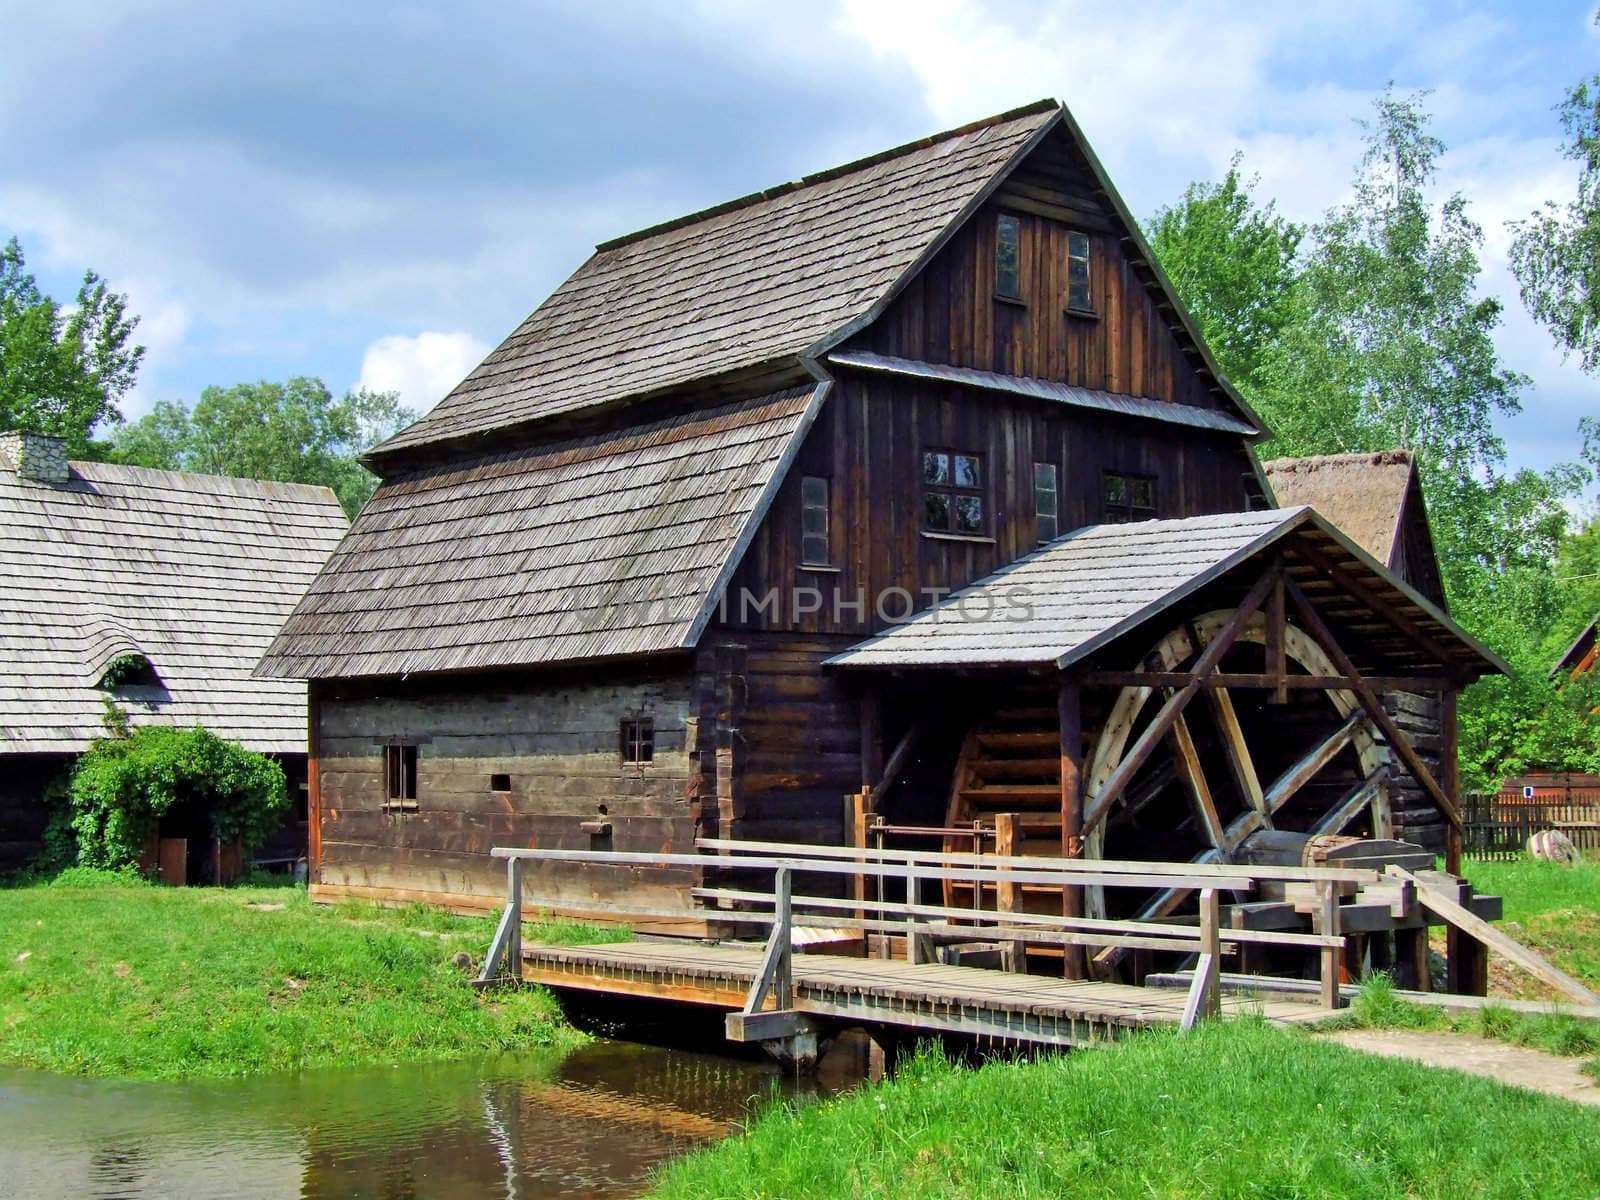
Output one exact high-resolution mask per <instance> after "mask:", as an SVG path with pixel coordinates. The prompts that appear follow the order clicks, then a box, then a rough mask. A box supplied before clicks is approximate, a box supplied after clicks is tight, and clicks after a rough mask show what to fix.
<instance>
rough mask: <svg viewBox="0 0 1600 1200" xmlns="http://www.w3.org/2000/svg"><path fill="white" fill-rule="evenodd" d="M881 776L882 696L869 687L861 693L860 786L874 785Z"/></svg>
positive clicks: (876, 690)
mask: <svg viewBox="0 0 1600 1200" xmlns="http://www.w3.org/2000/svg"><path fill="white" fill-rule="evenodd" d="M882 777H883V697H882V696H881V695H880V694H879V692H878V689H877V688H875V687H869V688H868V689H867V690H866V691H865V692H863V693H862V694H861V786H862V788H863V789H866V788H869V787H876V786H877V783H878V780H879V779H881V778H882Z"/></svg>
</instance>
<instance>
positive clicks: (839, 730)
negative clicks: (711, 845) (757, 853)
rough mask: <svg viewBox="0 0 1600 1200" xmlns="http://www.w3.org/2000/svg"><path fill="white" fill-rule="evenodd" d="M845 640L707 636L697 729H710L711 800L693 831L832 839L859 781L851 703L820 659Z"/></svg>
mask: <svg viewBox="0 0 1600 1200" xmlns="http://www.w3.org/2000/svg"><path fill="white" fill-rule="evenodd" d="M853 640H854V638H853V636H833V637H828V636H814V635H805V634H790V633H763V632H746V633H738V634H734V633H724V632H717V633H713V634H712V635H709V636H708V637H707V639H706V640H705V641H704V642H703V643H702V645H701V647H700V650H699V653H698V656H697V666H696V675H697V680H698V683H697V689H698V693H699V695H700V697H701V701H700V702H701V704H702V715H701V728H702V729H710V728H714V730H715V733H714V735H713V736H714V738H715V741H716V747H717V779H716V805H715V811H714V813H713V808H712V806H711V805H710V804H709V803H704V802H703V803H702V809H703V811H704V814H705V815H704V818H703V820H702V828H703V829H704V830H705V832H707V833H711V832H713V831H720V832H722V833H724V835H725V836H729V837H740V838H753V839H757V840H763V841H769V840H770V841H799V842H815V843H834V844H837V843H839V842H841V841H842V839H843V837H844V797H845V795H846V794H847V793H850V792H854V791H857V790H859V788H860V784H861V734H860V709H859V706H858V703H857V700H856V697H855V695H854V693H853V692H852V691H851V685H850V683H849V682H848V681H847V680H845V679H843V678H841V677H840V676H839V675H837V674H835V673H833V672H825V671H824V670H823V669H822V662H823V660H824V659H826V658H828V657H829V656H830V655H833V654H836V653H838V652H839V651H840V650H842V649H844V648H845V647H846V646H848V645H850V643H851V642H852V641H853Z"/></svg>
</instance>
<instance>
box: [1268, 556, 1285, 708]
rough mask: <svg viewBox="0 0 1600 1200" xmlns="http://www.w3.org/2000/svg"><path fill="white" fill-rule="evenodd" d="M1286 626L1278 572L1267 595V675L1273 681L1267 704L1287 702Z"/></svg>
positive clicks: (1280, 576)
mask: <svg viewBox="0 0 1600 1200" xmlns="http://www.w3.org/2000/svg"><path fill="white" fill-rule="evenodd" d="M1287 626H1288V622H1287V620H1286V619H1285V616H1284V605H1283V576H1282V574H1280V575H1279V576H1278V579H1277V581H1276V582H1275V583H1274V584H1273V587H1272V594H1271V595H1270V596H1268V597H1267V629H1266V643H1267V675H1268V677H1269V678H1271V679H1272V681H1273V687H1272V695H1271V696H1270V697H1268V703H1269V704H1287V703H1288V702H1289V693H1288V690H1287V689H1286V688H1285V686H1284V681H1285V680H1286V679H1287V678H1288V676H1289V651H1288V645H1287Z"/></svg>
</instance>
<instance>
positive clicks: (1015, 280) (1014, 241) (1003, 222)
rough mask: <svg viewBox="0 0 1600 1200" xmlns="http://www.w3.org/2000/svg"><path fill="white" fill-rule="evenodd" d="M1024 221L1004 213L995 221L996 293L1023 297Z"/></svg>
mask: <svg viewBox="0 0 1600 1200" xmlns="http://www.w3.org/2000/svg"><path fill="white" fill-rule="evenodd" d="M1021 264H1022V222H1021V221H1019V220H1017V218H1016V217H1008V216H1005V215H1004V214H1002V215H1001V217H1000V219H999V220H998V221H997V222H996V223H995V232H994V294H995V295H996V296H1003V297H1005V298H1006V299H1007V300H1021V299H1022V275H1021Z"/></svg>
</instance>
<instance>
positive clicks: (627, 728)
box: [620, 717, 656, 763]
mask: <svg viewBox="0 0 1600 1200" xmlns="http://www.w3.org/2000/svg"><path fill="white" fill-rule="evenodd" d="M620 741H621V748H622V761H623V762H624V763H647V762H650V761H651V760H652V759H654V758H655V753H656V726H655V721H654V720H652V719H651V718H650V717H623V718H622V730H621V737H620Z"/></svg>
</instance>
